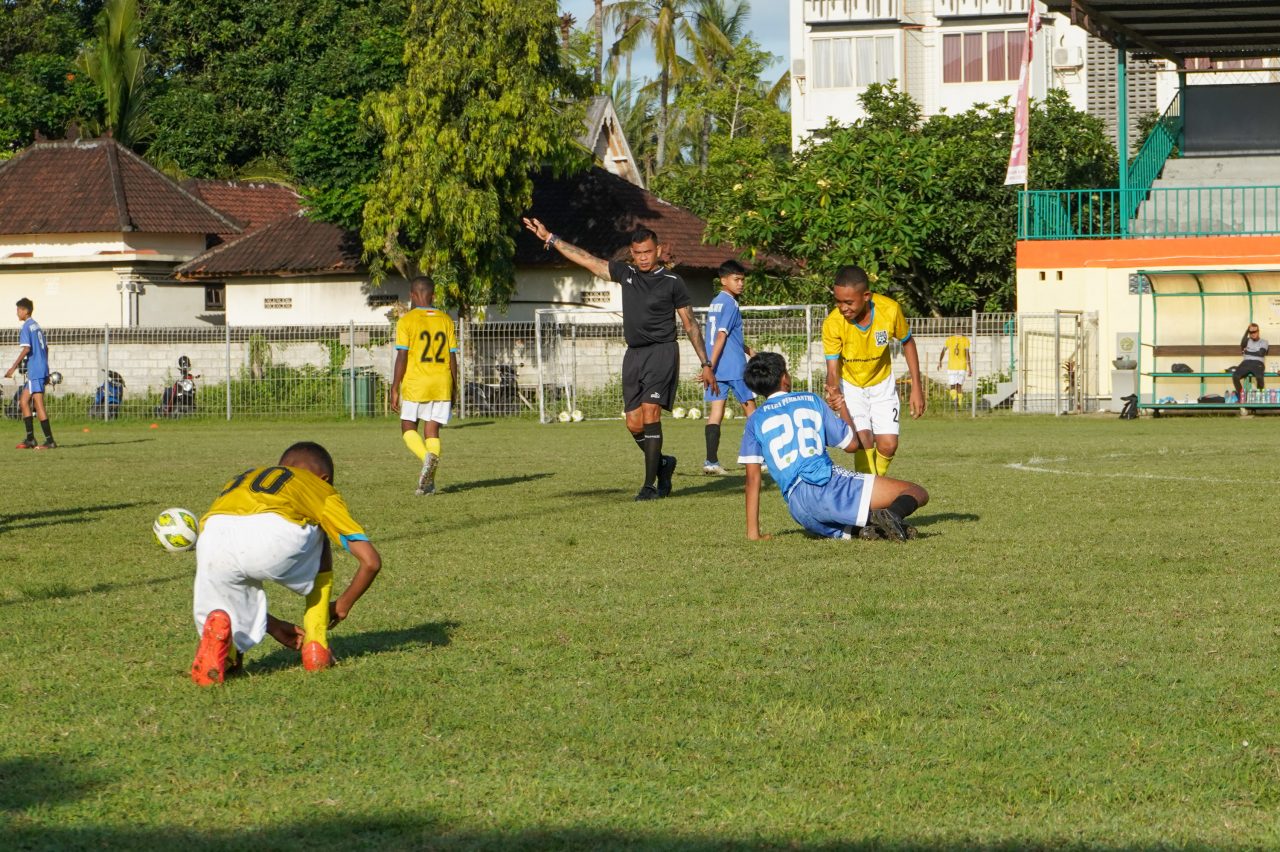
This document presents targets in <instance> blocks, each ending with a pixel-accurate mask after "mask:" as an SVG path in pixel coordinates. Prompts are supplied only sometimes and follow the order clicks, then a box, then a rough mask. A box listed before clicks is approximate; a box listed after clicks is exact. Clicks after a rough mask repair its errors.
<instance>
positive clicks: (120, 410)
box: [0, 305, 1098, 422]
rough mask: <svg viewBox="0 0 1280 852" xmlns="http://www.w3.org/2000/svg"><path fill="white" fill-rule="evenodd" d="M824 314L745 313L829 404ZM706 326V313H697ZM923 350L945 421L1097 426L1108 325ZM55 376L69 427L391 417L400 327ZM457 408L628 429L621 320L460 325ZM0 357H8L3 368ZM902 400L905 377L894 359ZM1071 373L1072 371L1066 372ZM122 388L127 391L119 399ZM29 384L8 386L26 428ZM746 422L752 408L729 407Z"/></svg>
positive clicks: (230, 341) (1033, 319)
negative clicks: (1085, 420) (1030, 420)
mask: <svg viewBox="0 0 1280 852" xmlns="http://www.w3.org/2000/svg"><path fill="white" fill-rule="evenodd" d="M829 310H830V309H829V308H827V307H826V306H823V305H787V306H781V307H756V306H743V308H742V314H743V325H744V332H745V337H746V341H747V344H748V345H749V346H751V348H752V349H756V350H767V351H774V352H780V353H782V354H783V355H784V356H786V358H787V363H788V365H789V366H790V368H791V372H792V375H793V376H794V378H795V381H796V386H797V387H802V388H808V389H813V390H817V391H821V388H822V384H823V377H824V374H825V369H826V368H825V360H824V358H823V353H822V322H823V320H824V319H825V318H826V316H827V314H828V312H829ZM695 314H696V315H697V318H698V320H699V322H700V323H701V322H702V321H703V319H704V317H705V311H704V310H695ZM911 329H912V338H913V339H914V340H915V341H916V346H917V351H918V353H919V356H920V369H921V373H922V378H923V380H924V386H925V393H926V397H927V400H928V403H929V410H930V413H931V416H946V415H951V416H974V415H977V414H979V413H983V412H986V411H991V410H1001V409H1003V410H1012V411H1026V412H1037V411H1038V412H1054V413H1062V412H1064V411H1091V410H1096V408H1097V402H1098V401H1097V399H1096V393H1097V388H1098V372H1097V354H1096V351H1097V318H1096V316H1092V315H1086V314H1079V313H1075V312H1059V313H1057V314H1045V315H1022V316H1018V315H1015V314H1011V313H988V314H978V313H974V314H971V315H969V316H961V317H916V318H913V319H912V320H911ZM45 334H46V337H47V339H48V341H49V345H50V363H51V367H52V369H53V370H55V371H56V372H58V373H59V374H61V377H62V381H61V383H60V384H58V385H56V386H53V387H50V388H49V389H48V391H47V392H46V395H45V400H46V406H47V407H48V409H49V411H50V412H51V415H52V416H53V417H54V418H56V419H57V420H86V419H98V420H102V419H113V418H132V419H157V418H162V417H202V418H216V419H222V420H232V419H243V418H254V417H261V418H274V417H299V416H305V417H335V418H336V417H341V418H355V417H373V416H391V415H393V414H394V412H391V411H390V409H389V407H388V403H387V388H388V385H389V382H390V379H391V374H392V369H393V365H394V363H395V347H394V341H395V326H394V324H393V323H379V324H371V325H356V324H354V323H349V324H347V325H345V326H298V327H287V328H279V327H270V328H268V327H263V328H248V327H223V328H216V327H195V328H146V329H121V328H47V329H45ZM953 335H958V336H963V337H966V338H968V339H969V344H970V349H969V353H970V369H969V370H967V371H966V374H965V376H964V381H963V383H962V385H961V394H960V396H959V398H956V397H955V396H953V395H952V394H951V392H950V389H949V387H948V381H949V379H948V363H947V362H948V358H947V357H946V356H945V355H944V354H943V350H944V344H945V341H946V339H947V338H948V337H951V336H953ZM679 339H680V345H681V364H682V365H683V366H682V368H681V382H680V385H679V388H678V392H677V398H676V403H675V405H676V407H678V408H682V409H684V410H685V413H686V415H687V416H693V417H695V418H696V417H699V416H701V410H702V408H703V407H704V405H703V396H702V388H701V386H700V385H699V384H698V382H697V380H696V374H697V371H696V369H694V368H695V367H696V364H697V358H696V356H695V354H694V352H693V350H692V347H690V346H689V343H688V341H687V340H686V339H685V338H684V336H683V332H682V331H681V336H680V338H679ZM458 340H459V349H460V353H459V354H460V357H459V367H460V376H459V385H460V387H459V397H460V398H459V400H458V406H457V409H456V412H457V414H458V415H459V416H463V417H477V416H478V417H527V418H529V419H534V420H541V421H542V422H552V421H555V420H558V419H560V418H561V417H562V416H563V417H567V418H572V417H574V416H575V412H576V413H577V416H580V417H582V418H584V419H585V418H591V419H601V418H617V417H620V416H622V407H623V404H622V383H621V365H622V355H623V352H624V351H625V349H626V345H625V342H624V341H623V338H622V324H621V316H620V315H619V314H617V313H610V312H601V311H595V310H551V309H548V310H542V311H538V312H537V316H536V320H535V321H534V322H531V323H507V322H483V323H474V322H465V321H464V322H460V323H459V324H458ZM17 345H18V332H17V329H4V330H0V349H6V350H8V351H10V352H12V351H14V350H15V349H16V347H17ZM182 356H185V357H187V358H188V359H190V362H191V367H190V372H191V374H192V378H191V382H192V384H193V385H194V392H193V393H192V394H186V393H185V392H183V391H182V389H181V388H180V387H178V388H175V385H176V384H177V383H179V382H180V380H181V379H182V378H183V376H182V375H181V373H180V370H179V366H178V359H179V358H180V357H182ZM0 357H7V356H3V355H2V354H0ZM892 357H893V366H894V373H895V375H897V377H898V381H899V386H900V391H901V394H902V396H903V398H904V399H905V398H906V395H907V393H908V390H909V388H908V382H907V376H908V371H907V365H906V361H905V359H904V357H903V354H902V351H901V347H899V346H897V345H896V344H895V346H894V348H893V350H892ZM1069 361H1070V362H1072V366H1071V368H1070V370H1067V369H1065V367H1064V364H1066V363H1067V362H1069ZM113 377H118V378H119V380H120V381H121V382H123V386H122V387H115V386H113V385H114V383H113V381H112V379H113ZM20 378H21V377H16V378H15V379H14V380H11V381H10V382H9V383H7V384H5V385H4V386H3V394H4V403H5V410H6V413H7V414H8V415H9V416H11V417H12V416H16V401H15V396H16V391H17V390H18V387H19V383H18V379H20ZM729 410H730V411H731V412H732V415H734V416H736V415H739V414H741V408H740V406H732V405H731V406H729Z"/></svg>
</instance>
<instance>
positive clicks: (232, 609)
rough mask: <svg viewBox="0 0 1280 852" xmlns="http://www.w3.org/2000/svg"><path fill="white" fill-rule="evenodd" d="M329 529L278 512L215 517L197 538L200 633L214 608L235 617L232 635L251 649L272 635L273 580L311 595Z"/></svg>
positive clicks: (242, 647)
mask: <svg viewBox="0 0 1280 852" xmlns="http://www.w3.org/2000/svg"><path fill="white" fill-rule="evenodd" d="M323 552H324V531H323V530H321V529H320V528H319V527H315V526H310V525H307V526H299V525H298V524H295V523H291V522H290V521H287V520H285V519H284V518H282V517H280V516H279V515H275V514H270V513H263V514H260V515H214V516H213V517H211V518H209V520H208V521H206V522H205V525H204V528H203V529H202V530H200V537H199V538H198V539H196V584H195V606H194V614H195V618H196V632H197V633H200V632H203V631H204V621H205V619H206V618H208V617H209V613H211V612H213V611H214V610H215V609H221V610H225V611H226V613H227V615H229V616H231V638H232V639H233V640H234V641H235V643H236V647H237V648H239V649H240V650H241V651H247V650H249V649H250V648H252V647H253V646H254V645H257V644H258V643H259V642H261V641H262V638H263V637H264V636H266V635H267V593H266V592H265V591H263V589H262V584H263V582H265V581H266V580H272V581H274V582H276V583H279V584H280V585H282V586H284V587H285V588H286V589H288V590H289V591H291V592H296V593H298V594H300V595H306V594H308V593H310V592H311V587H312V586H313V585H314V584H315V579H316V574H317V573H318V572H319V570H320V555H321V554H322V553H323Z"/></svg>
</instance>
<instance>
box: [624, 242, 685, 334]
mask: <svg viewBox="0 0 1280 852" xmlns="http://www.w3.org/2000/svg"><path fill="white" fill-rule="evenodd" d="M609 279H610V280H611V281H617V282H618V283H619V284H621V285H622V335H623V337H624V338H626V341H627V345H628V346H648V345H649V344H651V343H674V342H675V339H676V310H677V309H678V308H684V307H688V306H689V305H690V304H691V303H692V300H691V299H690V298H689V288H688V287H686V286H685V284H684V279H683V278H681V277H680V276H679V275H676V274H675V273H674V272H672V271H671V270H669V269H667V268H666V267H665V266H659V267H657V268H656V269H653V270H651V271H649V272H641V271H640V270H639V269H636V268H635V267H634V266H632V265H631V264H629V263H623V262H622V261H620V260H613V261H610V262H609Z"/></svg>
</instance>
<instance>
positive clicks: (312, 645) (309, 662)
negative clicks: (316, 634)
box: [302, 642, 333, 672]
mask: <svg viewBox="0 0 1280 852" xmlns="http://www.w3.org/2000/svg"><path fill="white" fill-rule="evenodd" d="M332 665H333V654H332V653H331V652H330V651H329V649H328V648H326V647H325V646H323V645H321V644H320V643H319V642H308V643H307V644H305V645H303V646H302V667H303V668H304V669H306V670H307V671H309V672H318V671H320V670H321V669H327V668H329V667H330V666H332Z"/></svg>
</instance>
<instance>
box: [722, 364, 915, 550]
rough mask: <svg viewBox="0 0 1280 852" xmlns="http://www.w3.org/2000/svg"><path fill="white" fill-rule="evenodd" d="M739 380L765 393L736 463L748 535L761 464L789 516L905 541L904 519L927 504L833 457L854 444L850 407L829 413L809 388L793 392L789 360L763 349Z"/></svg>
mask: <svg viewBox="0 0 1280 852" xmlns="http://www.w3.org/2000/svg"><path fill="white" fill-rule="evenodd" d="M743 378H744V379H745V381H746V383H747V387H749V388H750V389H751V390H752V391H754V392H755V393H757V394H759V395H760V396H763V397H765V401H764V402H763V403H762V404H761V405H760V407H759V408H757V409H756V413H755V414H753V415H751V417H749V418H748V419H747V429H746V432H745V433H744V434H743V436H742V449H741V451H740V453H739V456H738V462H739V463H740V464H743V465H745V466H746V469H747V538H749V539H751V540H752V541H754V540H756V539H761V538H768V537H769V536H767V535H761V534H760V466H761V465H765V466H766V467H768V468H769V475H770V476H772V477H773V481H774V482H776V483H777V484H778V488H780V489H781V490H782V498H783V500H785V501H786V504H787V509H788V510H789V511H790V512H791V517H793V518H795V519H796V521H797V522H798V523H799V524H800V526H802V527H804V528H805V529H806V530H808V531H809V532H811V533H813V534H815V535H819V536H822V537H824V538H852V537H853V536H854V535H855V534H856V532H857V531H859V530H860V529H861V528H862V527H864V526H870V527H872V528H874V529H875V530H877V531H878V532H879V533H880V535H882V536H884V537H885V538H888V539H892V540H894V541H906V539H907V528H906V525H905V524H904V523H903V520H904V519H905V518H906V517H907V516H908V515H910V514H911V513H912V512H914V511H915V510H916V509H918V508H920V507H921V506H923V505H924V504H925V503H927V502H929V494H928V492H926V491H925V490H924V489H923V488H921V487H920V486H919V485H916V484H915V483H913V482H904V481H903V480H900V479H890V478H889V477H887V476H876V475H875V474H868V473H854V472H853V471H850V470H846V469H845V468H842V467H839V466H838V465H836V464H834V463H832V461H831V458H830V456H828V455H827V447H839V448H840V449H842V450H844V451H845V452H854V451H856V450H857V449H858V446H859V444H858V441H857V439H856V435H855V431H854V426H853V423H852V421H851V420H850V418H849V412H848V411H847V410H845V409H844V407H843V406H842V407H841V411H840V413H839V414H836V413H834V412H833V411H832V410H831V408H830V407H829V406H828V405H827V404H826V403H825V402H824V401H823V399H822V398H821V397H820V396H818V395H817V394H814V393H792V392H791V375H790V374H789V373H788V372H787V362H786V360H785V359H784V358H783V357H782V356H781V355H778V354H777V353H775V352H761V353H760V354H758V355H756V356H754V357H753V358H752V359H751V360H750V361H748V362H747V368H746V371H745V373H744V376H743Z"/></svg>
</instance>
